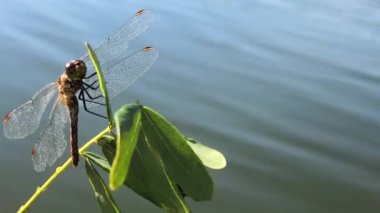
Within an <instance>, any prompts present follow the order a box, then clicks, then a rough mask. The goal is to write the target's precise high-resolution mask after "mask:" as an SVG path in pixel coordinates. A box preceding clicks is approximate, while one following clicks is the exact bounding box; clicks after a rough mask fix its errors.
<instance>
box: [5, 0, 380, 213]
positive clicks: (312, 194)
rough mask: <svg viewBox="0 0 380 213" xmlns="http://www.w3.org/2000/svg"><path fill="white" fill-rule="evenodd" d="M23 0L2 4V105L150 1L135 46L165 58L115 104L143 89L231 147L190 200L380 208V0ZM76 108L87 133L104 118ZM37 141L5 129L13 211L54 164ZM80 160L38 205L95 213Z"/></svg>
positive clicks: (230, 207)
mask: <svg viewBox="0 0 380 213" xmlns="http://www.w3.org/2000/svg"><path fill="white" fill-rule="evenodd" d="M18 3H20V2H18ZM21 3H22V4H17V3H14V2H2V3H0V8H2V9H0V23H1V26H2V29H1V30H0V54H1V57H0V64H1V65H2V69H1V70H0V73H1V75H2V76H6V78H4V77H3V78H1V80H0V81H1V83H0V86H1V89H0V95H1V97H2V98H7V99H6V100H7V101H2V102H1V111H2V112H4V114H5V113H6V112H7V111H9V110H10V109H12V108H13V107H15V106H17V105H18V104H20V103H22V102H24V101H25V100H26V99H27V98H28V97H30V96H31V95H33V93H34V92H35V91H37V89H38V88H39V87H40V86H42V85H44V84H46V83H47V82H49V81H53V80H55V79H56V78H57V76H58V75H59V74H60V73H61V72H62V70H63V65H64V63H65V62H66V61H67V60H69V59H72V58H75V57H77V56H80V55H82V54H83V53H84V48H83V47H82V46H81V45H82V43H81V42H82V41H84V40H87V41H90V42H91V43H92V44H96V43H99V42H100V41H102V40H103V39H104V37H105V36H107V35H108V34H109V32H112V31H113V30H115V29H116V28H117V27H118V26H120V25H121V24H122V23H123V21H124V20H126V18H127V17H129V16H130V15H131V14H133V12H134V11H136V10H138V9H141V8H150V9H151V10H153V11H154V12H155V14H156V20H155V22H154V23H153V25H152V26H151V28H150V29H149V30H148V31H147V32H146V33H145V34H144V35H143V36H142V37H141V39H139V40H138V41H136V43H135V46H134V47H136V48H138V47H142V46H145V45H147V44H149V45H150V44H151V45H154V46H156V47H157V48H158V49H159V50H160V53H161V57H160V59H159V61H158V63H157V64H156V66H155V67H154V68H153V70H152V71H151V72H150V73H148V74H146V75H145V76H144V77H143V78H142V79H141V80H139V81H138V82H136V84H135V85H133V86H132V88H131V89H130V90H129V92H127V93H126V94H123V96H122V97H120V98H118V99H117V100H115V104H114V105H115V106H120V105H121V104H123V103H124V102H125V100H128V101H133V100H135V99H139V100H140V101H142V103H145V104H147V105H150V106H151V107H153V108H155V109H157V110H158V111H160V112H161V113H162V114H163V115H165V116H167V117H168V118H169V119H170V120H171V121H172V122H174V123H175V124H176V125H178V126H179V127H180V129H181V131H183V132H184V133H185V134H186V135H189V136H191V137H195V138H196V139H199V140H200V141H202V142H203V143H205V144H208V145H210V146H213V147H215V148H217V149H219V150H221V151H222V152H223V153H224V154H225V155H226V157H227V159H228V166H227V168H226V169H225V170H222V171H212V172H211V174H212V176H213V178H214V180H215V185H216V186H215V197H214V199H213V201H211V202H207V203H191V206H192V207H193V209H194V211H195V212H376V209H379V207H380V204H378V197H379V195H380V184H378V180H379V179H380V171H379V169H378V162H380V155H379V150H380V144H379V142H378V138H380V134H379V131H378V129H379V127H380V122H379V119H380V116H379V114H378V113H377V111H378V110H377V108H378V106H379V105H380V97H379V96H380V95H379V92H378V91H379V89H380V88H379V86H378V85H379V84H378V83H379V82H380V75H379V74H378V69H379V67H380V60H379V58H380V51H379V50H380V24H379V23H380V15H379V14H380V3H379V2H378V1H375V0H372V1H371V0H366V1H359V0H350V1H343V0H335V1H327V0H326V1H325V0H323V1H297V2H294V1H279V0H277V1H276V0H270V1H263V0H261V1H243V0H242V1H234V2H228V1H212V0H208V1H200V2H172V1H170V2H169V1H164V2H162V1H161V2H159V4H158V3H156V4H155V3H152V2H139V3H138V4H137V3H133V4H131V3H130V2H129V3H120V2H118V3H117V4H116V3H115V4H112V5H109V4H107V5H106V4H104V3H103V2H101V1H98V2H95V3H94V2H93V1H91V4H90V2H81V3H78V4H79V5H78V6H76V7H74V8H73V7H72V6H69V5H72V4H66V2H65V3H64V4H63V3H55V5H54V4H52V5H50V4H49V5H46V4H44V5H38V4H39V3H36V2H33V3H31V2H29V1H21ZM31 4H33V7H31ZM68 10H69V11H70V13H68V12H67V11H68ZM94 14H96V16H95V15H94ZM9 79H17V81H13V80H9ZM9 97H12V98H9ZM81 114H82V115H81V118H82V119H81V122H80V129H81V130H82V132H83V133H82V134H81V136H82V137H83V140H86V139H88V138H90V137H91V136H93V135H94V134H96V132H97V131H98V130H99V129H101V128H102V126H103V125H104V124H102V123H101V122H99V121H98V120H97V119H96V118H93V117H91V116H89V115H86V114H85V113H84V112H81ZM89 123H91V124H92V123H94V124H93V125H88V124H89ZM33 139H35V138H31V139H30V138H29V139H28V140H25V141H21V142H17V143H15V142H11V141H9V140H6V139H4V138H3V136H1V140H2V141H3V143H2V147H1V149H0V150H1V151H0V158H1V161H0V162H3V163H0V166H1V169H2V171H3V172H2V173H1V175H2V177H3V178H4V180H5V179H6V178H7V177H8V176H9V177H8V179H7V180H10V179H11V178H12V181H13V182H14V183H12V184H8V183H7V182H3V183H2V184H1V189H2V191H3V192H7V193H8V192H9V193H10V194H9V196H6V197H5V196H1V198H0V205H1V206H2V207H3V208H4V209H5V211H6V210H8V211H14V210H15V209H17V208H18V206H19V205H20V204H21V203H22V202H24V201H25V200H26V199H27V198H28V196H29V195H30V194H31V193H32V192H33V191H34V187H36V186H37V185H38V184H41V183H42V181H44V180H45V178H46V177H47V176H48V175H49V172H47V173H45V174H36V173H34V172H33V168H32V165H31V160H30V156H29V154H30V150H31V147H32V146H33ZM66 154H67V155H68V152H67V153H66ZM8 162H12V164H13V165H12V166H10V165H9V163H8ZM81 167H83V165H80V168H79V169H72V170H70V171H69V172H68V173H67V174H65V175H63V176H62V178H60V179H59V180H58V181H57V183H55V184H54V185H53V186H52V187H51V189H49V191H48V192H46V193H45V194H44V195H43V196H42V197H41V199H40V200H39V201H38V202H37V204H36V206H35V209H38V211H46V212H49V211H51V210H52V209H54V210H57V209H62V212H67V210H69V211H79V212H84V211H96V210H97V207H96V201H95V199H94V198H93V197H92V196H93V195H92V191H91V189H90V186H89V185H88V183H87V178H86V176H85V175H84V173H83V171H82V169H81ZM25 178H27V179H25ZM15 186H20V187H15ZM116 194H117V195H116V199H117V201H118V202H119V203H121V206H122V208H123V209H128V210H130V211H131V212H141V211H149V212H152V211H155V212H159V210H157V209H156V208H155V207H153V206H151V205H150V204H147V202H145V201H144V200H142V199H141V198H138V197H136V196H135V195H134V194H133V193H132V192H131V191H129V190H124V191H123V192H117V193H116ZM73 195H75V196H73ZM76 199H80V202H77V201H76ZM147 205H148V206H147ZM61 206H62V208H60V207H61ZM63 209H64V210H63Z"/></svg>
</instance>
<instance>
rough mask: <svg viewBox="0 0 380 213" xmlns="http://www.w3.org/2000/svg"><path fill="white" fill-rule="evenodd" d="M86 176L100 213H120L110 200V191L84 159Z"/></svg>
mask: <svg viewBox="0 0 380 213" xmlns="http://www.w3.org/2000/svg"><path fill="white" fill-rule="evenodd" d="M85 166H86V172H87V176H88V178H89V180H90V183H91V186H92V188H93V189H94V192H95V197H96V200H97V201H98V204H99V206H100V209H101V210H102V212H120V210H119V208H118V207H117V205H116V203H115V201H114V200H113V198H112V195H111V193H110V191H109V190H108V188H107V186H106V185H105V184H104V181H103V180H102V178H101V177H100V175H99V173H98V172H97V171H96V169H95V168H94V166H93V165H92V163H91V161H90V160H88V159H87V158H86V160H85Z"/></svg>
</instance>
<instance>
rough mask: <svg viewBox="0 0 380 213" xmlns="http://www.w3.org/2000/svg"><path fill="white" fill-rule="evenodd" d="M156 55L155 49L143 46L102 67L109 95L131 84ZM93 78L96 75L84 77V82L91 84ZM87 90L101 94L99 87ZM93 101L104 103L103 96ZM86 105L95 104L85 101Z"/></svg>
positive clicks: (152, 61)
mask: <svg viewBox="0 0 380 213" xmlns="http://www.w3.org/2000/svg"><path fill="white" fill-rule="evenodd" d="M158 56H159V53H158V51H157V50H156V49H154V48H153V47H145V48H143V49H141V50H139V51H137V52H135V53H132V54H130V55H128V56H125V57H124V58H121V59H120V60H119V61H118V62H116V63H115V64H114V65H112V66H105V67H102V69H104V79H105V81H106V87H107V91H108V95H109V97H110V98H113V97H115V96H116V95H118V94H120V93H121V92H123V91H124V90H125V89H127V88H128V87H129V86H130V85H132V84H133V82H135V81H136V80H137V79H138V78H139V77H141V76H142V75H143V74H144V73H145V72H147V71H148V70H149V69H150V68H151V67H152V66H153V64H154V63H155V62H156V60H157V58H158ZM94 80H96V77H94V78H90V79H86V80H85V82H86V83H87V84H91V81H94ZM87 91H88V93H89V94H90V95H91V96H92V97H97V96H100V95H101V91H100V89H97V90H92V89H88V90H87ZM95 101H96V102H100V103H104V98H103V97H100V98H98V99H96V100H95ZM86 105H87V107H92V106H95V105H97V104H95V103H91V102H86Z"/></svg>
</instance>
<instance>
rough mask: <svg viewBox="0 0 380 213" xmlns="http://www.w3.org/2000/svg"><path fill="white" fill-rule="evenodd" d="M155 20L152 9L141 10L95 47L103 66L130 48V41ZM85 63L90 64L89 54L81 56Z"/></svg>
mask: <svg viewBox="0 0 380 213" xmlns="http://www.w3.org/2000/svg"><path fill="white" fill-rule="evenodd" d="M152 21H153V13H152V12H151V11H150V10H140V11H138V12H137V13H135V15H134V16H133V17H132V18H131V19H129V20H128V21H127V22H126V23H125V24H124V25H123V26H122V27H121V28H120V29H119V30H118V31H116V32H115V33H114V34H113V35H112V36H110V37H109V38H108V39H107V40H106V41H104V42H103V43H102V44H100V45H99V46H98V47H97V48H95V50H94V51H95V53H96V56H97V57H98V59H99V63H100V65H101V66H104V65H105V64H106V63H107V62H109V61H110V60H112V59H114V58H116V57H118V56H120V55H121V54H122V53H124V52H125V50H126V49H127V48H128V45H129V41H131V40H133V39H134V38H136V37H137V36H139V35H140V34H141V33H143V32H144V31H145V30H146V29H147V28H148V26H149V24H150V23H151V22H152ZM80 59H81V60H82V61H84V62H85V64H90V63H91V61H90V58H89V56H88V54H85V55H84V56H82V57H81V58H80Z"/></svg>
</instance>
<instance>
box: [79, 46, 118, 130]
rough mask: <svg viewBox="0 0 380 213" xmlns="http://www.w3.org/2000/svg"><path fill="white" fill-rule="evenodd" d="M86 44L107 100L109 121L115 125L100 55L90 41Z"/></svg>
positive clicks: (111, 124)
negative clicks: (99, 58) (98, 55)
mask: <svg viewBox="0 0 380 213" xmlns="http://www.w3.org/2000/svg"><path fill="white" fill-rule="evenodd" d="M84 45H85V46H86V48H87V52H88V55H89V56H90V59H91V62H92V64H93V65H94V68H95V71H96V74H97V76H98V80H99V85H100V90H101V91H102V95H103V97H104V98H105V100H106V108H107V117H108V121H109V126H111V127H112V126H113V120H112V118H113V117H112V108H111V103H110V100H109V98H108V92H107V87H106V81H105V80H104V77H103V73H102V69H101V67H100V64H99V60H98V57H97V56H96V54H95V52H94V50H93V49H92V47H91V45H90V44H89V43H87V42H85V43H84Z"/></svg>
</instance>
